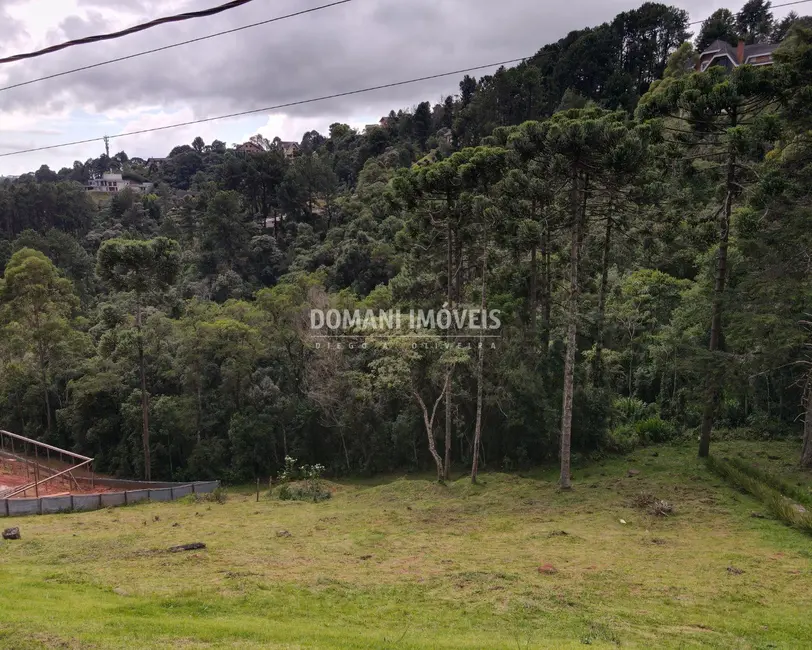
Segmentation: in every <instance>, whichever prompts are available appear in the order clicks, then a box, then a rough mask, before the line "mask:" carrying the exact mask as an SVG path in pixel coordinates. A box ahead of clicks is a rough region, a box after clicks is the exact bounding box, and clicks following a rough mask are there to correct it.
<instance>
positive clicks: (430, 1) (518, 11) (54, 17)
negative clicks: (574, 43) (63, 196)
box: [0, 0, 787, 176]
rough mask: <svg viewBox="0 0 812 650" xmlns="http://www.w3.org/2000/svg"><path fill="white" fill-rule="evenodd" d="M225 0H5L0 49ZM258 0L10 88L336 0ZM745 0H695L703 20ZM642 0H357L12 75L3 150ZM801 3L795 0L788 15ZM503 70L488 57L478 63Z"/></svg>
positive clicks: (313, 120)
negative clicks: (220, 34) (216, 35)
mask: <svg viewBox="0 0 812 650" xmlns="http://www.w3.org/2000/svg"><path fill="white" fill-rule="evenodd" d="M222 1H223V0H0V55H10V54H15V53H18V52H27V51H30V50H34V49H39V48H41V47H44V46H47V45H51V44H54V43H59V42H62V41H65V40H70V39H75V38H80V37H83V36H88V35H92V34H99V33H103V32H107V31H114V30H117V29H121V28H124V27H128V26H131V25H134V24H137V23H140V22H144V21H146V20H149V19H153V18H156V17H159V16H166V15H170V14H174V13H179V12H182V11H193V10H199V9H204V8H208V7H212V6H216V5H218V4H221V3H222ZM328 1H329V0H254V2H252V3H250V4H248V5H246V6H243V7H239V8H237V9H234V10H232V11H228V12H225V13H222V14H219V15H216V16H212V17H209V18H202V19H196V20H190V21H186V22H183V23H177V24H171V25H163V26H160V27H156V28H154V29H151V30H148V31H146V32H142V33H140V34H135V35H132V36H127V37H124V38H121V39H118V40H115V41H108V42H105V43H96V44H91V45H84V46H80V47H74V48H69V49H68V50H65V51H62V52H58V53H55V54H51V55H47V56H43V57H40V58H37V59H32V60H29V61H21V62H16V63H11V64H5V65H0V88H2V87H5V86H8V85H11V84H15V83H19V82H22V81H26V80H29V79H34V78H37V77H41V76H44V75H48V74H53V73H56V72H60V71H63V70H68V69H72V68H76V67H80V66H83V65H89V64H93V63H97V62H100V61H104V60H108V59H112V58H116V57H120V56H126V55H128V54H133V53H135V52H139V51H142V50H146V49H152V48H157V47H161V46H164V45H169V44H171V43H175V42H178V41H182V40H186V39H190V38H195V37H198V36H204V35H206V34H210V33H212V32H218V31H222V30H225V29H229V28H232V27H238V26H241V25H245V24H248V23H252V22H257V21H260V20H266V19H268V18H273V17H275V16H280V15H284V14H287V13H292V12H295V11H301V10H303V9H307V8H311V7H316V6H319V5H321V4H326V3H327V2H328ZM742 2H743V0H731V2H725V1H724V0H680V1H676V2H673V4H675V5H677V6H680V7H682V8H683V9H686V10H688V11H689V13H690V15H691V19H692V20H698V19H702V18H705V17H707V16H708V15H709V14H710V13H712V12H713V11H714V10H715V9H717V8H719V7H723V6H728V7H729V8H731V9H732V10H734V11H735V10H738V8H739V5H740V4H741V3H742ZM640 4H641V2H639V1H635V0H568V1H567V2H560V1H559V0H555V1H553V0H353V2H350V3H348V4H345V5H340V6H337V7H333V8H329V9H325V10H323V11H319V12H316V13H311V14H307V15H304V16H299V17H295V18H291V19H289V20H284V21H280V22H277V23H273V24H269V25H264V26H260V27H254V28H252V29H249V30H245V31H241V32H238V33H236V34H231V35H228V36H223V37H219V38H216V39H211V40H208V41H204V42H202V43H196V44H192V45H187V46H184V47H179V48H175V49H172V50H168V51H165V52H159V53H156V54H150V55H147V56H143V57H139V58H137V59H133V60H130V61H125V62H121V63H116V64H112V65H107V66H103V67H101V68H96V69H94V70H89V71H85V72H80V73H77V74H72V75H67V76H64V77H61V78H58V79H52V80H49V81H44V82H41V83H36V84H32V85H28V86H25V87H22V88H15V89H10V90H5V91H0V153H5V152H10V151H18V150H22V149H29V148H33V147H40V146H47V145H51V144H57V143H60V142H68V141H75V140H83V139H86V138H94V137H101V136H102V135H104V134H115V133H123V132H128V131H135V130H139V129H144V128H150V127H154V126H161V125H165V124H172V123H177V122H186V121H189V120H193V119H199V118H204V117H211V116H215V115H222V114H226V113H231V112H238V111H244V110H250V109H254V108H261V107H263V106H275V105H279V104H284V103H287V102H293V101H297V100H302V99H307V98H311V97H318V96H324V95H329V94H332V93H338V92H344V91H347V90H353V89H357V88H364V87H369V86H375V85H378V84H384V83H389V82H392V81H398V80H405V79H411V78H416V77H421V76H426V75H431V74H436V73H440V72H447V71H451V70H457V69H462V68H468V67H471V66H476V65H482V64H486V63H489V62H494V61H503V60H508V59H514V58H519V57H524V56H529V55H531V54H533V53H535V52H536V51H537V50H538V49H539V48H540V47H541V46H543V45H544V44H546V43H549V42H552V41H555V40H557V39H559V38H561V37H562V36H564V35H565V34H566V33H567V32H568V31H571V30H573V29H578V28H582V27H585V26H590V25H597V24H600V23H602V22H604V21H606V20H609V19H611V18H612V17H613V16H614V15H615V14H617V13H619V12H621V11H625V10H628V9H631V8H634V7H636V6H639V5H640ZM786 11H787V10H784V9H779V10H777V11H776V15H777V16H782V15H784V13H786ZM491 71H492V70H483V71H482V72H480V73H477V74H478V75H481V74H487V73H488V72H491ZM458 82H459V79H458V78H456V77H452V78H447V79H444V80H435V81H430V82H423V83H420V84H414V85H411V86H404V87H401V88H397V89H388V90H382V91H376V92H371V93H366V94H363V95H357V96H353V97H346V98H341V99H335V100H329V101H324V102H317V103H314V104H308V105H304V106H300V107H296V108H289V109H286V110H283V111H277V112H272V113H260V114H257V115H253V116H249V117H243V118H235V119H231V120H223V121H217V122H210V123H206V124H201V125H196V126H192V127H187V128H179V129H175V130H170V131H163V132H158V133H152V134H145V135H140V136H130V137H126V138H120V139H114V140H113V141H112V142H111V144H110V148H111V153H113V152H116V151H120V150H122V149H124V150H126V151H127V153H128V154H129V155H130V156H141V157H144V158H147V157H150V156H155V157H159V156H165V155H166V154H167V153H168V152H169V150H170V149H171V148H172V147H173V146H174V145H176V144H183V143H189V142H191V141H192V140H193V139H194V137H195V136H198V135H199V136H201V137H202V138H203V139H204V140H205V141H206V142H211V141H212V140H214V139H219V140H223V141H225V142H226V143H228V144H229V145H230V144H233V143H236V142H242V141H244V140H246V139H247V138H248V137H249V136H250V135H252V134H254V133H258V132H259V133H262V134H263V135H265V136H266V137H268V138H270V139H272V138H274V137H275V136H279V137H281V138H282V139H283V140H299V139H301V136H302V134H303V133H305V132H306V131H309V130H312V129H317V130H319V131H321V132H326V131H327V127H328V126H329V125H330V124H331V123H333V122H337V121H340V122H346V123H348V124H351V125H353V126H362V125H364V124H367V123H371V122H376V121H377V120H378V119H379V118H380V116H381V115H384V114H386V113H388V112H389V110H390V109H392V108H398V107H408V106H413V105H415V104H417V103H418V102H420V101H423V100H431V101H440V99H441V97H442V96H443V95H445V94H449V93H454V92H455V91H456V90H457V84H458ZM102 151H103V144H102V143H101V142H98V143H95V142H94V143H90V144H85V145H78V146H74V147H65V148H60V149H54V150H51V151H42V152H37V153H33V154H23V155H18V156H9V157H1V158H0V176H3V175H11V174H20V173H23V172H26V171H30V170H32V169H36V168H38V167H39V166H40V165H41V164H43V163H44V164H48V165H49V166H50V167H51V168H53V169H59V168H61V167H64V166H71V165H72V163H73V161H74V160H86V159H87V158H90V157H93V156H98V155H99V153H101V152H102Z"/></svg>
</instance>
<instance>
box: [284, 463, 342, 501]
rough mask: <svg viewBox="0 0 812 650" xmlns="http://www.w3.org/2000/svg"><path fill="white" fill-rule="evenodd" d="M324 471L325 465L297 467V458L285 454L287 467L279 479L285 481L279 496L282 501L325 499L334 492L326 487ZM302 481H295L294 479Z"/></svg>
mask: <svg viewBox="0 0 812 650" xmlns="http://www.w3.org/2000/svg"><path fill="white" fill-rule="evenodd" d="M323 473H324V465H318V464H316V465H302V466H301V467H298V468H297V467H296V459H295V458H291V457H290V456H285V469H284V471H283V472H282V473H281V474H280V475H279V481H280V482H281V483H283V485H282V487H280V488H279V498H280V499H281V500H282V501H313V502H314V503H318V502H319V501H325V500H327V499H329V498H330V497H331V496H332V494H331V493H330V491H329V490H328V489H327V488H325V487H324V483H323V481H322V479H321V475H322V474H323ZM298 479H301V480H300V481H298V482H296V483H294V481H297V480H298Z"/></svg>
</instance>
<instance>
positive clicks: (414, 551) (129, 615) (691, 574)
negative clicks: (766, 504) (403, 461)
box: [0, 443, 812, 650]
mask: <svg viewBox="0 0 812 650" xmlns="http://www.w3.org/2000/svg"><path fill="white" fill-rule="evenodd" d="M761 450H767V451H768V452H769V455H773V456H776V457H780V458H781V460H779V461H769V460H768V459H765V463H767V462H769V463H773V464H775V465H776V467H777V468H783V469H787V467H786V466H787V465H791V464H792V463H793V462H795V457H796V455H797V453H798V449H797V445H789V444H786V445H785V444H775V445H773V444H770V445H767V444H766V443H761V444H759V445H752V444H749V443H724V448H723V446H722V445H721V444H720V445H719V446H718V447H717V449H716V451H717V453H722V452H724V453H728V454H735V453H739V452H741V453H745V454H755V453H757V452H759V451H761ZM694 455H695V450H694V448H693V446H691V447H690V448H687V447H670V446H663V447H657V448H649V449H645V450H640V451H637V452H635V453H634V454H632V455H631V456H630V457H628V458H622V459H621V458H618V459H612V460H608V461H606V462H604V463H598V464H593V465H590V466H588V467H583V468H579V469H576V471H575V489H574V490H573V491H572V492H569V493H561V492H558V491H557V490H556V486H555V480H556V478H557V475H556V472H555V471H554V469H553V468H550V469H549V470H546V471H538V472H535V473H531V474H529V475H525V476H515V475H506V474H485V475H483V476H482V484H481V485H479V486H472V485H471V484H470V482H469V481H468V479H467V478H460V479H459V480H456V481H454V482H452V483H451V484H449V485H447V486H442V485H438V484H436V483H434V482H432V481H431V479H430V477H428V476H421V477H390V478H388V479H386V480H377V481H368V482H347V483H337V484H331V486H332V487H333V488H334V489H335V493H334V496H333V498H332V499H331V500H329V501H327V502H324V503H319V504H311V503H300V502H281V501H278V500H276V499H268V498H263V499H262V500H261V501H260V502H259V503H257V502H256V501H255V497H254V495H253V494H249V493H248V492H247V491H239V490H238V491H232V492H231V493H230V495H229V500H228V502H227V503H225V504H216V503H211V504H209V503H192V502H179V503H171V504H142V505H137V506H131V507H127V508H118V509H110V510H103V511H98V512H93V513H85V514H65V515H51V516H41V517H28V518H19V519H3V520H0V527H6V526H11V525H15V526H20V527H21V530H22V536H23V539H22V540H21V541H19V542H0V647H2V648H14V649H16V650H21V649H27V648H82V649H85V648H134V649H149V648H156V649H157V648H161V649H163V648H183V649H192V648H241V649H242V648H246V649H251V648H288V649H293V648H341V649H351V648H352V649H356V648H357V649H360V648H375V649H379V648H414V649H417V648H420V649H422V648H455V649H456V648H459V649H462V648H477V649H480V648H518V649H519V650H522V649H525V648H580V647H583V646H584V645H591V646H594V647H597V648H614V647H618V646H620V647H627V648H635V647H637V648H693V647H702V648H808V647H812V618H810V616H809V612H810V611H811V608H812V564H810V559H812V539H811V538H810V537H808V536H806V535H804V534H802V533H800V532H798V531H795V530H792V529H790V528H788V527H786V526H784V525H783V524H781V523H779V522H777V521H774V520H771V519H760V518H755V517H752V516H751V514H752V513H753V512H760V505H759V504H758V503H757V502H756V501H754V500H753V499H751V498H750V497H748V496H746V495H743V494H739V493H738V492H736V491H735V490H733V489H731V488H730V487H728V486H726V485H724V484H723V483H722V481H721V480H720V479H718V478H717V477H715V476H713V475H712V474H710V473H709V471H708V470H707V469H706V468H705V466H704V464H703V463H701V462H699V461H698V460H697V459H695V457H694ZM631 468H634V469H637V470H639V472H640V473H639V474H638V475H635V476H631V477H630V476H629V475H628V470H629V469H631ZM793 478H794V479H798V480H802V479H803V480H806V479H807V477H805V476H801V475H800V474H798V475H795V474H793ZM642 492H645V493H650V494H653V495H655V496H657V497H659V498H661V499H666V500H668V501H669V502H671V503H673V504H674V506H675V508H676V511H675V514H674V515H673V516H671V517H667V518H662V517H654V516H652V515H649V514H647V513H646V511H645V510H640V509H638V508H635V507H634V506H633V505H632V499H633V498H634V497H635V496H636V495H638V494H640V493H642ZM621 519H622V520H624V521H625V522H626V523H625V524H623V523H621V521H620V520H621ZM283 531H287V533H289V535H288V534H285V533H283ZM191 542H204V543H206V545H207V549H206V550H204V551H197V552H186V553H167V552H166V549H167V548H168V547H170V546H173V545H176V544H184V543H191ZM545 565H550V566H551V567H553V568H554V569H555V572H550V573H545V572H541V571H539V568H540V567H543V566H545ZM729 568H732V569H736V570H734V571H729V570H728V569H729Z"/></svg>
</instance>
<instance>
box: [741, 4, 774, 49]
mask: <svg viewBox="0 0 812 650" xmlns="http://www.w3.org/2000/svg"><path fill="white" fill-rule="evenodd" d="M771 6H772V3H771V2H769V0H749V1H748V2H746V3H745V5H744V6H743V7H742V8H741V11H739V13H738V14H736V29H737V30H738V32H739V36H740V37H741V38H742V39H744V42H745V43H764V42H766V41H767V40H769V38H770V35H771V34H772V31H773V22H774V21H773V14H772V12H771V11H770V7H771Z"/></svg>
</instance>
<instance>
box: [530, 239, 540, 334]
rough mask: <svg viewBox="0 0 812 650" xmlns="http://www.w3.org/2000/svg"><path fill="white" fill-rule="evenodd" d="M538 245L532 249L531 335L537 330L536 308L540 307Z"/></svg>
mask: <svg viewBox="0 0 812 650" xmlns="http://www.w3.org/2000/svg"><path fill="white" fill-rule="evenodd" d="M537 249H538V247H537V246H536V245H535V244H533V248H531V249H530V314H529V316H530V318H529V323H530V333H531V336H532V335H533V333H535V330H536V309H537V308H538V287H537V285H538V279H537V278H536V276H537V274H538V268H537V267H538V260H537V256H538V250H537Z"/></svg>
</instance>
